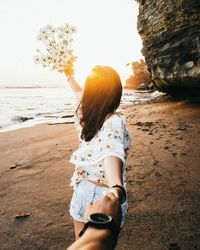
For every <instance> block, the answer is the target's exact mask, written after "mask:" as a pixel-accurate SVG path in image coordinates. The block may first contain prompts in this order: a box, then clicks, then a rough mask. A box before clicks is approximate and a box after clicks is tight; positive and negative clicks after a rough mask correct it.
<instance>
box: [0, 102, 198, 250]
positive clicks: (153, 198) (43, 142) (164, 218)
mask: <svg viewBox="0 0 200 250" xmlns="http://www.w3.org/2000/svg"><path fill="white" fill-rule="evenodd" d="M124 113H125V114H126V115H127V127H128V129H129V132H130V133H131V135H132V138H133V144H132V147H131V149H130V152H129V157H128V160H127V173H128V182H127V189H128V199H129V212H128V216H127V220H126V224H125V226H124V228H123V230H122V232H121V234H120V238H119V242H118V246H117V249H118V250H122V249H131V250H150V249H153V250H165V249H176V250H178V249H181V250H192V249H200V229H199V224H200V212H199V207H200V202H199V201H200V178H199V177H200V176H199V175H200V105H199V104H198V103H189V102H187V103H186V102H183V101H174V102H173V101H171V102H169V101H167V102H163V103H151V104H139V105H134V106H132V107H127V108H125V109H124ZM77 146H78V139H77V135H76V131H75V128H74V125H73V124H62V125H38V126H35V127H31V128H25V129H18V130H14V131H10V132H4V133H0V159H1V161H0V223H1V226H0V249H10V250H15V249H16V250H18V249H19V250H22V249H42V250H45V249H65V248H66V246H68V245H69V244H70V243H71V242H72V241H73V226H72V220H71V218H70V216H69V213H68V209H69V202H70V198H71V194H72V190H71V188H70V187H69V182H70V177H71V175H72V172H73V166H72V164H70V163H69V162H68V161H69V158H70V155H71V153H72V151H73V150H74V149H76V148H77ZM18 212H24V213H25V215H26V213H27V216H26V217H23V218H15V216H16V215H17V213H18Z"/></svg>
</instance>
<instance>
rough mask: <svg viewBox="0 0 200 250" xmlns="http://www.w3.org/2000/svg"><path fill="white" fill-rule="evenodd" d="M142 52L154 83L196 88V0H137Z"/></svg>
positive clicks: (199, 83) (199, 57)
mask: <svg viewBox="0 0 200 250" xmlns="http://www.w3.org/2000/svg"><path fill="white" fill-rule="evenodd" d="M137 2H139V15H138V32H139V34H140V36H141V38H142V40H143V49H142V53H143V55H144V57H145V60H146V63H147V65H148V69H149V71H150V72H151V75H152V79H153V80H154V83H155V84H156V86H157V87H158V88H159V89H160V90H162V91H166V92H172V93H173V92H177V91H182V90H183V91H186V89H187V90H190V89H195V91H196V90H197V89H198V90H200V1H199V0H165V1H164V0H138V1H137Z"/></svg>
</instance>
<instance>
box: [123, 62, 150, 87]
mask: <svg viewBox="0 0 200 250" xmlns="http://www.w3.org/2000/svg"><path fill="white" fill-rule="evenodd" d="M131 68H132V71H133V75H131V76H130V77H129V78H128V79H127V80H126V85H125V88H127V89H136V90H140V89H148V86H149V84H150V83H151V76H150V73H149V71H148V69H147V65H146V63H145V62H144V60H143V59H141V60H140V61H139V62H132V63H131Z"/></svg>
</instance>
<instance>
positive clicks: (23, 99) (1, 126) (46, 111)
mask: <svg viewBox="0 0 200 250" xmlns="http://www.w3.org/2000/svg"><path fill="white" fill-rule="evenodd" d="M151 99H152V93H150V92H149V91H134V90H123V95H122V99H121V105H120V107H121V106H123V105H131V104H134V103H140V102H144V101H147V100H151ZM75 103H76V101H75V96H74V94H73V92H72V91H71V89H70V90H69V89H65V88H1V89H0V132H4V131H8V130H13V129H18V128H23V127H29V126H33V125H36V124H40V123H47V124H55V123H73V120H74V119H73V113H74V110H75ZM119 109H120V108H119Z"/></svg>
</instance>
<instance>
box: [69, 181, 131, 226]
mask: <svg viewBox="0 0 200 250" xmlns="http://www.w3.org/2000/svg"><path fill="white" fill-rule="evenodd" d="M107 192H109V188H107V187H101V186H97V185H95V184H93V183H92V182H90V181H87V180H81V182H80V183H79V184H78V186H76V187H75V188H74V193H73V195H72V199H71V203H70V209H69V213H70V215H71V216H72V218H73V219H75V220H77V221H80V222H84V212H85V208H86V206H87V204H88V203H90V202H92V203H94V202H95V201H97V200H100V199H101V198H103V197H104V196H105V195H106V193H107ZM127 207H128V204H127V201H126V202H124V203H123V204H121V210H122V221H121V227H122V226H123V225H124V222H125V216H126V213H127Z"/></svg>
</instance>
